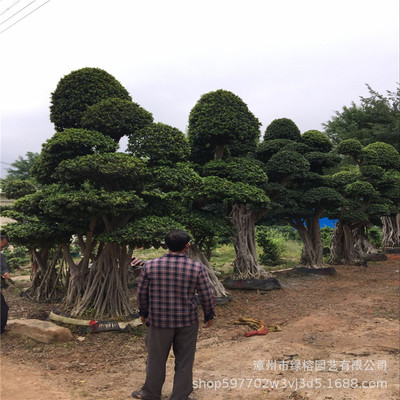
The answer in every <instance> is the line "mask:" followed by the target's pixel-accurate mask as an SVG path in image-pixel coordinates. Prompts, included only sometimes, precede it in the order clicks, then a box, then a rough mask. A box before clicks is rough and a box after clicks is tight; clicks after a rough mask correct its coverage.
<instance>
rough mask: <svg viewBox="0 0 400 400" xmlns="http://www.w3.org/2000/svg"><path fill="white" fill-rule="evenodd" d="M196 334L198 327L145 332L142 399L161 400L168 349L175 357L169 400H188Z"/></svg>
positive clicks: (190, 389)
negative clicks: (144, 379)
mask: <svg viewBox="0 0 400 400" xmlns="http://www.w3.org/2000/svg"><path fill="white" fill-rule="evenodd" d="M198 330H199V324H198V323H196V324H194V325H191V326H185V327H184V328H174V329H170V328H155V327H151V326H150V327H148V328H147V333H146V344H147V352H148V356H147V366H146V381H145V383H144V385H143V387H142V390H143V394H144V396H145V399H148V400H160V398H161V389H162V386H163V384H164V381H165V370H166V362H167V358H168V354H169V351H170V349H171V345H172V349H173V351H174V355H175V376H174V386H173V390H172V395H171V397H170V400H186V399H187V398H188V396H189V394H190V393H191V392H192V390H193V362H194V354H195V352H196V342H197V332H198Z"/></svg>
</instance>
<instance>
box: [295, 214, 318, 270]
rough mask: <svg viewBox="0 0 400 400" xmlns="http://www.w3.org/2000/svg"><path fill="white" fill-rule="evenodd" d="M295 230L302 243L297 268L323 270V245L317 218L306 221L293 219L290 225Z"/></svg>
mask: <svg viewBox="0 0 400 400" xmlns="http://www.w3.org/2000/svg"><path fill="white" fill-rule="evenodd" d="M290 225H291V226H292V227H293V228H295V229H297V231H298V232H299V235H300V238H301V240H302V242H303V250H302V254H301V259H300V263H299V265H298V267H303V268H304V267H305V268H323V267H324V265H323V245H322V240H321V229H320V225H319V216H318V215H315V216H313V217H310V218H308V219H307V220H306V223H305V224H304V223H303V221H302V220H300V219H295V220H294V221H292V222H291V224H290Z"/></svg>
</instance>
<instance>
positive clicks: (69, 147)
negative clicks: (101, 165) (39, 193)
mask: <svg viewBox="0 0 400 400" xmlns="http://www.w3.org/2000/svg"><path fill="white" fill-rule="evenodd" d="M117 147H118V145H117V143H115V142H114V140H112V139H111V138H110V137H107V136H105V135H103V134H102V133H100V132H96V131H88V130H85V129H66V130H65V131H63V132H57V133H55V134H54V136H53V137H52V138H50V139H49V140H47V141H46V142H45V143H44V144H43V145H42V152H41V154H40V156H39V157H38V158H37V160H36V162H35V164H34V165H33V167H32V174H33V176H34V177H36V179H37V180H38V182H40V183H43V184H49V183H53V182H55V181H56V178H55V177H54V176H53V174H54V171H55V170H56V168H57V166H58V165H59V164H60V163H61V162H62V161H63V160H68V159H73V158H75V157H78V156H85V155H88V154H94V153H106V152H115V151H116V149H117Z"/></svg>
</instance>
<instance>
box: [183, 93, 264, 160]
mask: <svg viewBox="0 0 400 400" xmlns="http://www.w3.org/2000/svg"><path fill="white" fill-rule="evenodd" d="M260 125H261V124H260V122H259V121H258V119H257V118H256V117H255V116H254V115H253V114H252V113H251V112H250V110H249V109H248V107H247V105H246V104H245V103H244V102H243V100H242V99H241V98H240V97H238V96H237V95H235V94H233V93H232V92H229V91H227V90H222V89H220V90H217V91H215V92H209V93H206V94H204V95H203V96H201V98H200V100H199V101H198V102H197V103H196V105H195V106H194V107H193V108H192V110H191V111H190V115H189V126H188V136H189V142H190V147H191V151H192V160H193V161H194V162H196V163H198V164H205V163H206V162H207V161H210V160H212V159H217V158H222V157H226V156H231V157H238V156H244V155H246V154H248V153H254V151H255V149H256V146H257V142H258V140H259V137H260Z"/></svg>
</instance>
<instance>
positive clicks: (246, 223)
mask: <svg viewBox="0 0 400 400" xmlns="http://www.w3.org/2000/svg"><path fill="white" fill-rule="evenodd" d="M260 216H261V212H256V211H251V210H248V209H247V208H246V206H245V205H244V204H235V205H234V206H233V207H232V211H231V214H230V218H231V220H232V224H233V226H234V227H235V230H236V235H235V236H234V237H233V238H232V241H233V246H234V248H235V252H236V258H235V260H234V261H233V272H232V278H233V279H268V278H272V277H273V275H272V274H271V273H269V272H267V271H265V270H264V268H263V267H261V265H260V264H259V263H258V261H257V252H256V230H255V224H256V222H257V220H258V219H259V218H260Z"/></svg>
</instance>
